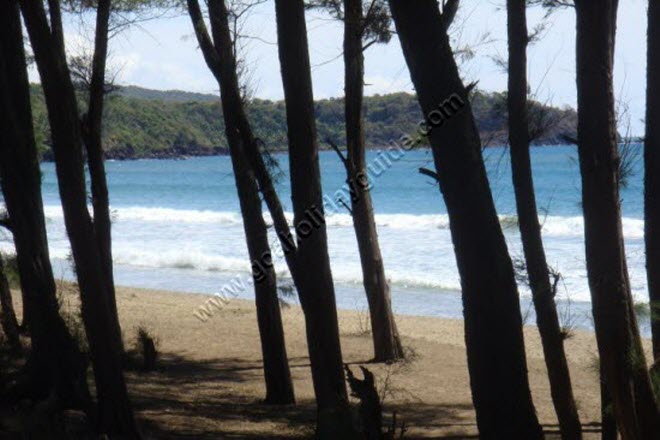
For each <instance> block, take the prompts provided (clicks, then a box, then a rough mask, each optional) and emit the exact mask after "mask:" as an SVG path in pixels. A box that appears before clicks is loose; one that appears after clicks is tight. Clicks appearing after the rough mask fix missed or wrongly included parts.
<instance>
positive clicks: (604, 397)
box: [600, 366, 619, 440]
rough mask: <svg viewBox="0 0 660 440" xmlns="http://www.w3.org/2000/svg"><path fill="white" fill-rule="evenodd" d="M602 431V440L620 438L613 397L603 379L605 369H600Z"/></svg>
mask: <svg viewBox="0 0 660 440" xmlns="http://www.w3.org/2000/svg"><path fill="white" fill-rule="evenodd" d="M600 377H601V381H600V430H601V436H600V438H601V440H617V439H618V438H619V430H618V429H617V427H616V418H615V417H614V412H613V411H612V397H611V396H610V393H609V392H608V391H607V386H605V382H604V380H603V378H604V377H605V374H604V372H603V368H602V366H601V368H600Z"/></svg>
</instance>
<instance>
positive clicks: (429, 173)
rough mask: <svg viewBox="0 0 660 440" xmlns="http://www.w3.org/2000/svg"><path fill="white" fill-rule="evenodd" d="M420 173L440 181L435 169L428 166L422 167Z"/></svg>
mask: <svg viewBox="0 0 660 440" xmlns="http://www.w3.org/2000/svg"><path fill="white" fill-rule="evenodd" d="M419 173H420V174H423V175H425V176H428V177H430V178H432V179H434V180H436V181H437V182H440V176H439V175H438V173H436V172H435V171H431V170H429V169H428V168H420V169H419Z"/></svg>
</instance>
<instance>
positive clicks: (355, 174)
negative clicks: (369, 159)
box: [308, 0, 404, 362]
mask: <svg viewBox="0 0 660 440" xmlns="http://www.w3.org/2000/svg"><path fill="white" fill-rule="evenodd" d="M308 7H313V8H322V9H323V10H326V11H327V12H328V13H329V14H330V15H331V16H333V17H334V18H335V19H338V20H341V21H342V22H343V23H344V52H343V55H344V84H345V86H344V93H345V99H344V116H345V122H346V155H344V153H343V152H342V151H341V150H340V149H339V147H338V146H337V145H336V144H335V143H334V142H333V141H332V140H328V142H329V143H330V145H331V146H332V148H333V149H334V150H335V152H336V153H337V155H339V158H340V160H341V161H342V163H343V165H344V167H345V168H346V181H347V183H348V185H349V188H350V191H351V202H350V203H351V205H350V209H349V211H350V214H351V217H352V218H353V227H354V229H355V237H356V239H357V243H358V251H359V254H360V263H361V265H362V279H363V284H364V289H365V292H366V294H367V302H368V304H369V318H370V323H371V334H372V340H373V345H374V360H375V361H377V362H388V361H394V360H397V359H401V358H403V357H404V353H403V347H402V346H401V340H400V338H399V332H398V330H397V328H396V322H395V320H394V315H393V314H392V304H391V302H392V300H391V295H390V286H389V283H388V282H387V278H386V277H385V267H384V265H383V257H382V255H381V252H380V245H379V243H378V231H377V229H376V221H375V219H374V208H373V201H372V199H371V193H370V183H369V177H368V174H367V163H366V145H365V132H364V51H365V50H366V49H368V48H369V47H370V46H372V45H373V44H376V43H387V42H389V41H390V39H391V36H392V33H391V30H390V26H391V20H390V16H389V11H388V9H387V2H386V1H385V0H368V1H366V2H365V1H363V0H317V1H315V2H312V3H311V4H310V5H309V6H308ZM344 203H345V202H344Z"/></svg>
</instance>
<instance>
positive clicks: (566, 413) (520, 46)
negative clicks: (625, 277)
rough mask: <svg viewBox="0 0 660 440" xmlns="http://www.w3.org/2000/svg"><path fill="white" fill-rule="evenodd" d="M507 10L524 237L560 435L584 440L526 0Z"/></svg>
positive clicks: (516, 182)
mask: <svg viewBox="0 0 660 440" xmlns="http://www.w3.org/2000/svg"><path fill="white" fill-rule="evenodd" d="M507 9H508V37H509V38H508V41H509V93H508V110H509V143H510V147H511V168H512V176H513V187H514V190H515V195H516V206H517V209H518V222H519V224H520V237H521V239H522V244H523V251H524V254H525V261H526V266H527V274H528V276H529V284H530V287H531V290H532V296H533V300H534V307H535V309H536V319H537V321H536V322H537V325H538V328H539V333H540V334H541V343H542V345H543V353H544V355H545V364H546V367H547V369H548V377H549V379H550V391H551V394H552V401H553V404H554V407H555V412H556V413H557V419H558V420H559V427H560V430H561V436H562V439H564V440H571V439H580V438H582V426H581V424H580V418H579V416H578V411H577V406H576V405H575V398H574V397H573V387H572V384H571V376H570V372H569V370H568V363H567V361H566V353H565V352H564V338H563V335H562V331H561V326H560V324H559V316H558V314H557V306H556V304H555V298H554V296H555V293H556V292H555V291H554V289H553V287H552V283H551V281H550V273H549V270H548V263H547V261H546V257H545V250H544V249H543V239H542V237H541V225H540V223H539V218H538V212H537V208H536V197H535V194H534V180H533V177H532V164H531V159H530V152H529V148H530V137H529V116H528V112H527V108H528V103H527V43H528V41H529V36H528V33H527V2H526V0H508V2H507Z"/></svg>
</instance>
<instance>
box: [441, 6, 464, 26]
mask: <svg viewBox="0 0 660 440" xmlns="http://www.w3.org/2000/svg"><path fill="white" fill-rule="evenodd" d="M459 3H460V0H445V2H444V4H443V7H442V23H443V25H444V27H445V31H448V30H449V27H450V26H451V24H452V23H453V22H454V18H456V12H457V11H458V4H459Z"/></svg>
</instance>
